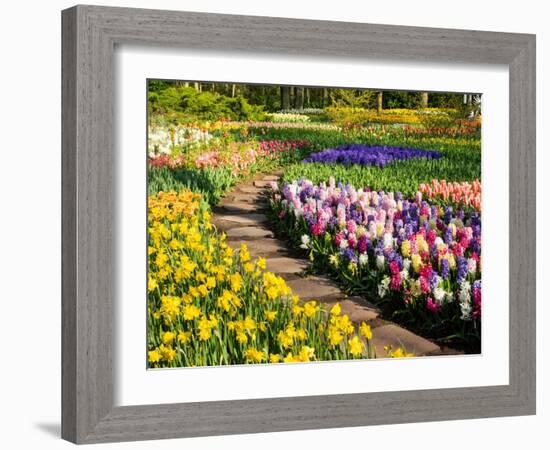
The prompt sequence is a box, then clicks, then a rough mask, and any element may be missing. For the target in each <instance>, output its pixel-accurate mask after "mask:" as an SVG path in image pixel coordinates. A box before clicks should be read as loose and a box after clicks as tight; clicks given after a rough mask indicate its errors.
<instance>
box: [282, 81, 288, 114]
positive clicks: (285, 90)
mask: <svg viewBox="0 0 550 450" xmlns="http://www.w3.org/2000/svg"><path fill="white" fill-rule="evenodd" d="M281 109H290V86H281Z"/></svg>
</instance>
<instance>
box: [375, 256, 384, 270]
mask: <svg viewBox="0 0 550 450" xmlns="http://www.w3.org/2000/svg"><path fill="white" fill-rule="evenodd" d="M385 262H386V258H384V255H378V256H377V257H376V267H378V269H379V270H382V269H383V268H384V263H385Z"/></svg>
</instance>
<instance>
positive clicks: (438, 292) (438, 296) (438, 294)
mask: <svg viewBox="0 0 550 450" xmlns="http://www.w3.org/2000/svg"><path fill="white" fill-rule="evenodd" d="M433 294H434V299H435V300H436V301H437V302H438V303H442V302H443V300H444V299H445V290H444V289H441V288H440V287H436V288H435V289H434V290H433Z"/></svg>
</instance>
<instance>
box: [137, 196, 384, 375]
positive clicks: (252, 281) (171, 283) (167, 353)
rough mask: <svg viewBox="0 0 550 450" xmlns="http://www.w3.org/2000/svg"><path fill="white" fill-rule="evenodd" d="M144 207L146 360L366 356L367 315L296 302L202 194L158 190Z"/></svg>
mask: <svg viewBox="0 0 550 450" xmlns="http://www.w3.org/2000/svg"><path fill="white" fill-rule="evenodd" d="M148 206H149V213H148V254H149V256H148V266H149V271H148V277H149V278H148V318H147V342H148V344H147V345H148V349H147V350H148V364H149V367H150V368H158V367H189V366H206V365H208V366H212V365H232V364H246V363H279V362H307V361H325V360H341V359H355V358H368V357H374V350H373V348H372V345H371V344H370V342H369V341H370V339H371V338H372V334H371V330H370V327H369V326H368V325H367V324H362V325H361V326H360V327H359V329H358V330H356V329H355V327H354V326H353V324H352V323H351V321H350V319H349V318H348V316H347V315H345V314H342V313H341V310H340V306H339V304H336V305H334V306H333V307H332V309H331V310H330V312H327V311H325V310H324V308H323V307H322V306H321V305H320V304H318V302H316V301H309V302H307V303H303V302H300V301H299V299H298V297H297V296H294V295H292V292H291V290H290V289H289V287H288V286H287V285H286V283H285V281H284V280H283V279H282V278H281V277H278V276H276V275H275V274H273V273H271V272H268V271H266V270H265V267H266V261H265V259H263V258H258V259H257V260H255V261H253V260H251V257H250V254H249V252H248V249H247V247H246V246H245V245H242V246H241V247H240V249H239V250H236V251H234V250H233V249H232V248H231V247H230V246H229V245H228V244H227V242H226V238H225V235H224V234H220V233H218V231H217V230H216V229H215V228H214V226H213V225H212V224H211V222H210V213H209V211H208V207H207V206H205V204H204V203H203V202H201V196H200V194H196V193H193V192H191V191H188V190H182V191H181V192H179V193H175V192H168V193H166V192H160V193H158V194H157V195H154V196H152V197H150V198H149V205H148Z"/></svg>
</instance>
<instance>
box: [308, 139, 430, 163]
mask: <svg viewBox="0 0 550 450" xmlns="http://www.w3.org/2000/svg"><path fill="white" fill-rule="evenodd" d="M412 158H425V159H439V158H441V153H439V152H436V151H433V150H422V149H416V148H401V147H387V146H369V145H362V144H346V145H341V146H339V147H336V148H329V149H326V150H323V151H321V152H317V153H312V154H311V155H309V156H308V157H307V158H305V159H304V161H303V162H305V163H329V164H334V163H338V164H344V165H351V164H359V165H362V166H377V167H384V166H386V165H387V164H388V163H390V162H392V161H405V160H408V159H412Z"/></svg>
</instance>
